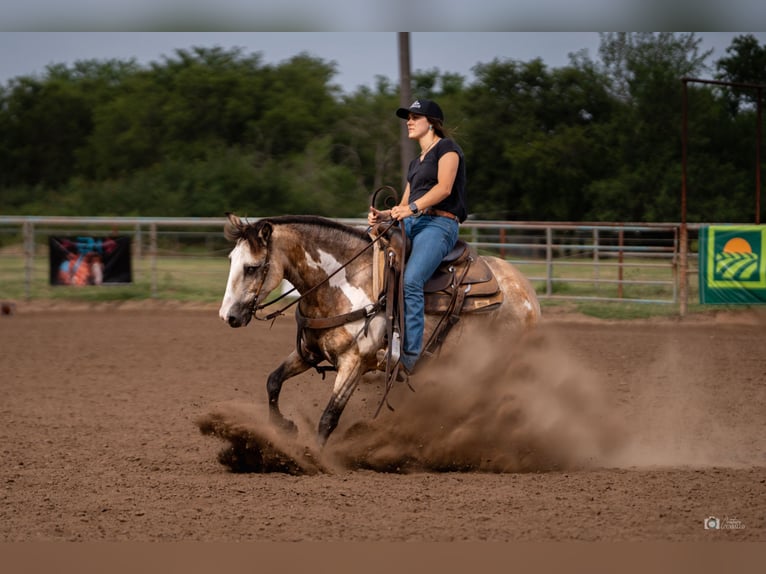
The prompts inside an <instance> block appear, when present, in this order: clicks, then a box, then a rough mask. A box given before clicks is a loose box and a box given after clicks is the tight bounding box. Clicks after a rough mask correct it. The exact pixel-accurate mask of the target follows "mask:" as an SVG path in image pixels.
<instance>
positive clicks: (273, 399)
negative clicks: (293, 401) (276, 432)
mask: <svg viewBox="0 0 766 574" xmlns="http://www.w3.org/2000/svg"><path fill="white" fill-rule="evenodd" d="M309 367H311V365H310V364H308V363H307V362H306V361H304V360H303V359H302V358H301V356H300V355H299V354H298V352H297V351H293V352H292V353H290V354H289V355H288V356H287V358H286V359H285V360H284V361H283V362H282V364H281V365H279V367H277V368H276V369H275V370H274V371H273V372H272V373H271V374H270V375H269V378H268V381H267V382H266V391H267V392H268V394H269V420H270V421H271V422H272V423H273V424H275V425H277V426H278V427H280V428H281V429H283V430H286V431H289V432H295V431H296V430H297V427H296V426H295V423H294V422H293V421H291V420H290V419H288V418H285V416H284V415H283V414H282V412H281V411H280V410H279V394H280V393H281V392H282V383H284V382H285V381H286V380H287V379H289V378H290V377H294V376H296V375H300V374H301V373H303V372H305V371H306V370H308V369H309Z"/></svg>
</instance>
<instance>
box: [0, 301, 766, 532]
mask: <svg viewBox="0 0 766 574" xmlns="http://www.w3.org/2000/svg"><path fill="white" fill-rule="evenodd" d="M294 333H295V331H294V322H293V320H292V318H288V317H283V318H280V319H278V320H277V321H276V322H275V323H274V324H273V325H271V326H270V325H269V324H268V323H258V322H255V323H253V324H251V325H250V326H248V327H247V328H245V329H239V330H235V329H230V328H228V327H227V326H226V325H224V324H223V322H221V321H220V320H219V319H218V317H217V314H216V309H215V308H214V307H208V308H201V307H192V306H180V305H172V304H155V305H149V306H147V305H146V304H143V305H142V304H133V305H131V304H127V303H126V304H122V305H118V304H114V305H93V306H80V307H76V308H62V307H61V304H59V305H58V306H49V307H48V306H46V305H45V304H36V305H25V304H23V303H20V304H19V305H18V307H17V309H16V312H15V314H13V315H6V316H2V317H0V380H1V381H2V384H0V396H1V399H0V420H1V421H2V426H0V444H1V445H2V446H1V448H2V460H3V463H2V466H1V467H0V483H1V484H2V494H1V495H0V500H1V502H0V533H1V534H0V540H2V541H5V542H13V541H349V542H356V541H376V542H377V541H416V542H449V541H573V540H578V541H580V540H582V541H694V542H706V541H711V540H721V541H723V540H725V541H750V542H752V541H760V542H763V541H766V496H765V495H764V494H765V493H766V351H764V336H765V335H766V314H764V313H761V312H759V311H746V312H743V313H729V314H723V313H715V312H711V313H710V314H707V315H706V316H704V317H690V318H688V319H685V320H682V321H679V320H650V321H631V322H612V321H596V320H588V319H584V318H581V317H574V316H570V315H567V314H563V313H550V314H546V315H545V317H544V321H543V324H542V326H541V327H540V328H539V329H538V330H537V331H536V332H535V333H534V334H532V335H530V336H528V337H526V338H525V339H523V340H520V341H512V340H510V339H505V338H504V337H502V336H499V335H497V334H493V335H492V336H491V337H486V338H483V340H476V341H472V342H471V343H470V344H468V345H466V348H465V352H464V353H463V354H462V355H461V356H459V357H456V358H455V360H454V361H445V362H444V363H442V364H440V365H436V366H435V367H434V368H433V369H430V370H429V371H427V372H424V373H423V375H422V377H420V378H419V379H417V378H416V379H414V380H413V387H414V389H415V392H412V391H411V390H409V389H408V388H407V387H406V386H404V385H399V386H398V387H397V388H395V389H394V390H393V392H392V393H391V396H390V404H391V406H392V407H393V408H394V410H393V411H391V410H389V409H388V408H386V407H384V408H383V409H382V411H381V414H380V415H379V416H378V417H377V418H375V419H373V417H372V414H373V413H374V411H375V410H376V408H377V407H378V404H379V402H380V397H381V392H382V382H381V380H380V378H379V377H376V376H371V375H368V376H366V377H365V379H364V381H363V383H362V385H361V386H360V388H359V389H358V390H357V392H356V394H355V395H354V396H353V397H352V399H351V401H350V402H349V406H348V408H347V410H346V412H345V413H344V415H343V417H342V419H341V424H340V426H339V427H338V429H337V430H336V432H335V433H334V434H333V435H332V437H331V438H330V441H329V442H328V444H327V447H326V448H325V450H324V451H323V452H321V453H319V454H317V453H316V452H315V451H314V450H313V445H312V437H313V431H314V428H315V426H316V423H317V421H318V418H319V415H320V413H321V412H322V410H323V409H324V406H325V402H326V400H327V398H328V396H329V391H330V387H331V384H332V378H333V377H332V374H330V375H328V377H327V380H322V377H321V376H320V375H319V374H318V373H316V372H309V373H306V374H304V375H302V376H300V377H298V378H296V379H294V380H292V381H288V382H287V383H286V384H285V387H284V392H283V395H282V403H281V404H282V407H283V410H284V412H286V414H288V415H290V416H291V418H292V419H293V420H294V421H295V422H296V423H297V424H298V426H299V429H300V431H299V435H298V438H297V441H298V444H299V445H301V446H305V447H306V448H305V449H304V450H303V451H302V452H303V453H304V454H305V453H306V452H309V453H310V454H312V453H313V456H314V457H315V458H314V459H313V460H315V461H316V463H317V464H316V466H315V467H311V468H309V467H306V466H305V465H304V466H300V467H289V466H288V467H286V468H285V470H288V471H290V472H260V473H252V472H250V473H244V472H233V471H232V469H231V468H230V467H228V466H226V465H224V464H222V463H221V462H220V461H219V457H221V459H222V460H229V461H231V451H229V459H226V457H225V453H226V451H227V449H228V448H229V446H230V445H229V442H228V441H227V440H225V439H224V438H221V437H220V436H216V435H211V434H206V433H207V432H213V431H216V429H217V431H216V432H218V433H219V435H220V434H222V433H223V434H225V433H226V432H228V433H230V434H231V436H233V437H235V438H237V437H238V438H237V440H238V441H239V444H240V447H242V445H245V446H246V445H247V442H248V440H249V439H248V437H252V436H255V435H256V434H258V433H261V434H263V433H264V432H268V431H267V429H266V427H265V425H264V423H263V421H264V419H265V417H264V412H265V410H264V409H265V404H266V393H265V380H266V377H267V375H268V373H269V372H270V371H271V370H272V369H273V368H275V367H276V366H277V364H278V363H279V362H280V361H281V359H282V358H283V357H284V356H285V355H286V354H287V352H288V350H289V349H291V348H292V346H293V345H294ZM216 425H218V426H216ZM211 429H212V430H211ZM221 429H224V431H221ZM203 430H205V431H206V433H203V432H202V431H203ZM235 435H236V436H235ZM222 452H223V453H224V455H221V453H222ZM237 456H239V458H238V459H237V460H239V461H240V462H242V460H243V457H245V456H246V453H245V454H243V453H239V455H237ZM235 458H236V457H235ZM708 517H715V518H718V520H719V523H718V525H719V528H718V529H714V528H707V529H706V528H705V527H704V526H703V521H704V519H706V518H708Z"/></svg>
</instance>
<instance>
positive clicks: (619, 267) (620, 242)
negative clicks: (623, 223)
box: [617, 227, 625, 299]
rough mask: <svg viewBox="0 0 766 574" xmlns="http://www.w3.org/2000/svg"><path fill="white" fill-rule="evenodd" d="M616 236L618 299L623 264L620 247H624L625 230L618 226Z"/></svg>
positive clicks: (620, 292)
mask: <svg viewBox="0 0 766 574" xmlns="http://www.w3.org/2000/svg"><path fill="white" fill-rule="evenodd" d="M617 237H618V241H617V242H618V245H619V246H620V250H619V252H618V254H617V297H618V298H619V299H622V280H623V270H622V264H623V250H622V248H623V247H625V230H624V229H623V228H622V227H620V231H619V233H618V234H617Z"/></svg>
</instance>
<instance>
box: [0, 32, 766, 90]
mask: <svg viewBox="0 0 766 574" xmlns="http://www.w3.org/2000/svg"><path fill="white" fill-rule="evenodd" d="M745 33H751V34H754V35H755V36H756V37H758V39H759V42H760V43H761V44H766V33H764V32H698V35H699V36H700V37H701V38H702V39H703V44H702V49H703V50H707V49H711V48H712V49H713V50H714V52H713V54H712V56H711V58H710V60H709V62H708V63H709V64H712V63H713V62H714V61H715V60H717V59H718V58H720V57H722V56H724V55H725V51H726V48H727V47H728V46H729V45H730V44H731V40H732V38H733V37H734V36H736V35H739V34H745ZM192 46H206V47H212V46H221V47H224V48H232V47H240V48H243V49H244V50H245V52H247V53H260V54H261V55H262V57H263V61H264V62H265V63H273V64H276V63H279V62H281V61H283V60H285V59H287V58H290V57H292V56H294V55H296V54H299V53H301V52H307V53H309V54H310V55H312V56H315V57H318V58H321V59H323V60H325V61H328V62H330V61H332V62H335V64H336V66H337V75H336V77H335V83H337V84H339V85H340V86H341V88H342V89H343V90H344V91H345V92H346V93H350V92H352V91H354V90H355V89H356V88H357V87H358V86H360V85H366V86H373V85H374V83H375V80H376V77H377V76H384V77H386V78H388V79H390V80H392V81H393V82H396V81H397V78H398V67H399V64H398V43H397V34H396V33H395V32H0V84H5V83H7V81H8V80H9V79H11V78H13V77H16V76H20V75H34V74H41V73H43V72H44V71H45V67H46V66H48V65H50V64H55V63H64V64H72V63H73V62H75V61H76V60H85V59H99V60H101V59H111V58H116V59H120V60H128V59H131V58H135V59H136V60H137V61H138V62H139V63H140V64H148V63H150V62H153V61H154V62H161V61H162V60H163V57H166V56H167V57H172V56H173V55H174V51H175V50H176V49H183V48H190V47H192ZM598 46H599V34H598V32H413V33H411V34H410V51H411V68H412V71H418V70H430V69H433V68H437V69H438V70H440V71H441V72H450V73H458V74H461V75H463V76H465V77H466V78H467V79H468V80H469V81H470V80H471V79H472V78H473V75H472V73H471V69H472V68H473V67H474V66H475V65H476V64H477V63H486V62H490V61H492V60H493V59H495V58H500V59H507V58H510V59H514V60H520V61H529V60H532V59H533V58H537V57H540V58H542V59H543V60H544V61H545V62H546V64H547V65H548V66H549V67H560V66H564V65H566V64H567V63H568V62H569V54H570V53H573V52H577V51H579V50H587V51H588V53H589V55H590V56H591V57H592V58H593V59H597V57H598Z"/></svg>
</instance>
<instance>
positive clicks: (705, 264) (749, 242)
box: [699, 225, 766, 305]
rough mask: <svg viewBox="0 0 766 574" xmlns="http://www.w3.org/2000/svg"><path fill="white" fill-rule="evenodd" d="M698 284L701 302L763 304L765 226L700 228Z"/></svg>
mask: <svg viewBox="0 0 766 574" xmlns="http://www.w3.org/2000/svg"><path fill="white" fill-rule="evenodd" d="M699 288H700V303H702V304H716V303H717V304H728V305H731V304H743V305H758V304H761V305H763V304H766V226H764V225H711V226H708V227H703V228H701V229H700V235H699Z"/></svg>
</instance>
